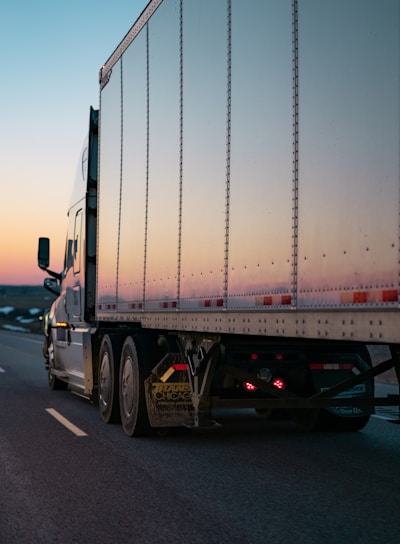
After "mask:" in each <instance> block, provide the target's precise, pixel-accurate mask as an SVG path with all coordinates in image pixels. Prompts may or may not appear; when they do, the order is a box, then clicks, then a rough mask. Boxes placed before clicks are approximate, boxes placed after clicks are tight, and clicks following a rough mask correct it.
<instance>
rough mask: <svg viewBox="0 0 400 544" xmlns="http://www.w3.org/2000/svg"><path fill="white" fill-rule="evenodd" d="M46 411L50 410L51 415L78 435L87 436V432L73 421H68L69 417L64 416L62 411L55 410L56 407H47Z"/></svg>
mask: <svg viewBox="0 0 400 544" xmlns="http://www.w3.org/2000/svg"><path fill="white" fill-rule="evenodd" d="M46 412H48V413H49V414H50V415H51V416H53V417H54V418H55V419H56V420H57V421H59V422H60V423H61V424H62V425H64V427H66V428H67V429H68V430H69V431H71V432H72V433H74V434H75V435H76V436H87V434H86V433H85V432H84V431H82V430H81V429H80V428H79V427H76V425H74V424H73V423H71V422H70V421H68V419H67V418H65V417H64V416H62V415H61V414H60V412H57V410H54V408H46Z"/></svg>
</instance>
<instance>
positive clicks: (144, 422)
mask: <svg viewBox="0 0 400 544" xmlns="http://www.w3.org/2000/svg"><path fill="white" fill-rule="evenodd" d="M158 355H159V349H158V347H157V343H156V341H155V339H154V338H153V337H152V336H146V335H139V334H138V335H136V336H135V337H134V338H132V337H131V336H128V338H126V340H125V342H124V345H123V346H122V352H121V364H120V370H119V404H120V414H121V423H122V428H123V430H124V433H125V434H127V435H128V436H146V435H148V434H150V433H151V430H152V429H151V426H150V423H149V418H148V415H147V406H146V396H145V388H144V382H145V380H146V378H147V377H148V376H149V374H150V372H151V369H152V368H153V366H154V365H155V363H156V362H157V357H158Z"/></svg>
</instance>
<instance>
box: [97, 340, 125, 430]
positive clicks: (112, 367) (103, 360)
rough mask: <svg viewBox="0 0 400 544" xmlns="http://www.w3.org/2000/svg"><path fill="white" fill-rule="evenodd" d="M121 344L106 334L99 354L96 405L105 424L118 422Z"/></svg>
mask: <svg viewBox="0 0 400 544" xmlns="http://www.w3.org/2000/svg"><path fill="white" fill-rule="evenodd" d="M120 345H121V342H120V340H119V338H118V337H113V339H112V340H111V337H110V336H109V335H108V334H106V335H105V336H104V337H103V340H102V342H101V346H100V352H99V370H98V404H99V412H100V417H101V419H102V420H103V421H104V422H105V423H116V422H118V421H119V393H118V376H119V361H120V352H121V348H120Z"/></svg>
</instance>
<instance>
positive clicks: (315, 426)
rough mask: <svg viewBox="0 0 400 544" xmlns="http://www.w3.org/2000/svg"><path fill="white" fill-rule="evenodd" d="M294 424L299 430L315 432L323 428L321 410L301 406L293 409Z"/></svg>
mask: <svg viewBox="0 0 400 544" xmlns="http://www.w3.org/2000/svg"><path fill="white" fill-rule="evenodd" d="M292 418H293V421H294V424H295V425H296V427H297V428H298V429H299V431H305V432H315V431H319V430H321V420H322V414H321V410H319V409H315V408H299V409H296V410H293V411H292Z"/></svg>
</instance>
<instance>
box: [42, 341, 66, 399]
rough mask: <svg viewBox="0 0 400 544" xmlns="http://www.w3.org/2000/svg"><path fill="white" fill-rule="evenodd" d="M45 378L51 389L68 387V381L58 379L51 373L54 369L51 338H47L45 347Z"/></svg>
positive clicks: (60, 389) (57, 389) (59, 389)
mask: <svg viewBox="0 0 400 544" xmlns="http://www.w3.org/2000/svg"><path fill="white" fill-rule="evenodd" d="M47 361H48V364H47V379H48V383H49V387H50V389H52V390H53V391H64V390H65V389H67V387H68V383H67V382H64V381H63V380H60V378H57V376H55V375H54V374H53V369H54V348H53V342H52V340H49V343H48V347H47Z"/></svg>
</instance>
